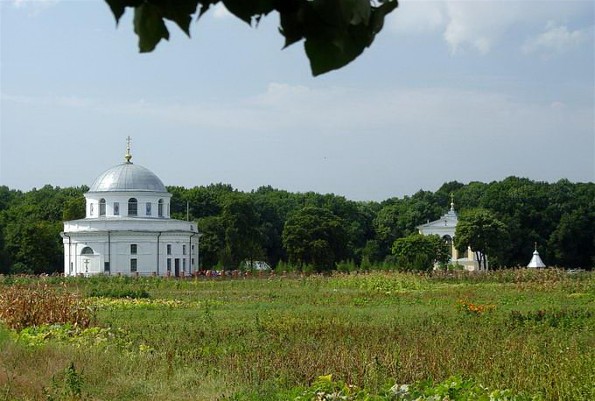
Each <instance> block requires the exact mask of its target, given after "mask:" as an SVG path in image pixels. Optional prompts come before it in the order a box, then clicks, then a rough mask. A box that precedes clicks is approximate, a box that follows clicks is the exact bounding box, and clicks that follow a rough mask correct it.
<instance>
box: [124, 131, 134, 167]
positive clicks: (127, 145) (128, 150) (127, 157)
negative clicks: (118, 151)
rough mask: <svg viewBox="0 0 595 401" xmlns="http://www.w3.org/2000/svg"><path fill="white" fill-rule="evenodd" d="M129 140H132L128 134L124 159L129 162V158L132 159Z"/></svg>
mask: <svg viewBox="0 0 595 401" xmlns="http://www.w3.org/2000/svg"><path fill="white" fill-rule="evenodd" d="M130 142H132V138H130V135H128V137H127V138H126V155H125V156H124V159H126V163H131V164H132V162H131V161H130V159H132V155H131V154H130Z"/></svg>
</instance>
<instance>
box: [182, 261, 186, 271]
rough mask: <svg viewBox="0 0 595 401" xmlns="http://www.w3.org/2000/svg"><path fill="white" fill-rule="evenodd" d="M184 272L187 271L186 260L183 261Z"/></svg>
mask: <svg viewBox="0 0 595 401" xmlns="http://www.w3.org/2000/svg"><path fill="white" fill-rule="evenodd" d="M182 271H184V272H185V271H186V259H182Z"/></svg>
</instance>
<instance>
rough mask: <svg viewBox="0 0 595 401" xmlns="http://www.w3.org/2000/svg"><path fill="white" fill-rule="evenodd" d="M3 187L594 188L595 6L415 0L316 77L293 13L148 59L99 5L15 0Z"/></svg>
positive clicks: (175, 38) (218, 15)
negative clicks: (124, 181) (499, 183)
mask: <svg viewBox="0 0 595 401" xmlns="http://www.w3.org/2000/svg"><path fill="white" fill-rule="evenodd" d="M0 3H1V4H0V13H1V57H0V61H1V82H0V83H1V87H0V93H1V104H0V107H1V109H0V111H1V115H0V121H1V123H0V124H1V126H0V129H1V131H0V185H7V186H9V187H10V188H15V189H21V190H30V189H31V188H33V187H38V188H39V187H41V186H43V185H45V184H51V185H54V186H61V187H66V186H79V185H90V184H91V183H92V182H93V180H94V179H95V177H97V176H98V175H99V174H100V173H101V172H102V171H104V170H106V169H108V168H109V167H111V166H113V165H115V164H118V163H121V162H123V161H124V158H123V157H124V153H125V147H126V140H125V138H126V137H127V136H128V135H130V136H131V137H132V139H133V141H132V154H133V160H132V161H133V162H135V163H137V164H140V165H142V166H145V167H147V168H149V169H150V170H152V171H153V172H154V173H156V174H157V175H158V176H159V177H160V178H161V179H162V180H163V182H164V183H165V184H166V185H183V186H186V187H192V186H196V185H208V184H210V183H217V182H223V183H229V184H231V185H232V186H234V187H235V188H238V189H240V190H243V191H250V190H252V189H257V188H258V187H259V186H262V185H271V186H273V187H276V188H281V189H286V190H289V191H293V192H305V191H316V192H321V193H335V194H339V195H344V196H346V197H347V198H349V199H353V200H384V199H387V198H389V197H392V196H399V197H401V196H403V195H411V194H413V193H415V192H416V191H418V190H420V189H425V190H431V191H435V190H436V189H438V188H439V187H440V185H441V184H442V183H444V182H447V181H453V180H457V181H460V182H463V183H467V182H469V181H483V182H490V181H493V180H501V179H503V178H505V177H507V176H510V175H515V176H520V177H528V178H530V179H533V180H543V181H549V182H555V181H557V180H559V179H561V178H568V179H569V180H571V181H573V182H588V181H595V122H594V92H595V82H594V70H595V65H594V63H595V62H594V57H595V56H594V46H595V44H594V23H595V2H593V1H575V2H573V1H548V0H544V1H530V0H520V1H515V0H508V1H505V0H486V1H481V0H476V1H448V0H445V1H435V2H434V1H413V0H412V1H407V0H402V1H400V6H399V8H398V9H397V10H395V11H394V12H393V14H391V15H390V16H389V17H388V20H387V22H386V25H385V27H384V30H383V31H382V32H381V33H380V34H379V36H377V38H376V41H375V42H374V44H373V45H372V47H371V48H369V49H367V50H366V51H365V52H364V54H363V55H362V56H360V57H359V58H358V59H356V60H355V61H354V62H353V63H351V64H350V65H348V66H347V67H344V68H343V69H341V70H338V71H335V72H331V73H328V74H325V75H323V76H320V77H317V78H313V77H312V76H311V75H310V70H309V65H308V61H307V58H306V56H305V54H304V52H303V44H302V43H298V44H295V45H293V46H292V47H290V48H289V49H285V50H281V48H282V46H283V38H282V37H281V35H279V34H278V32H277V26H278V18H277V16H276V15H270V16H268V17H267V18H265V19H263V20H262V21H261V24H260V26H258V28H256V29H254V28H250V27H249V26H248V25H246V24H245V23H243V22H241V21H240V20H238V19H236V18H234V17H232V16H230V15H229V13H227V12H226V11H225V9H223V8H221V7H217V8H216V9H214V10H211V11H209V13H208V14H207V15H205V16H204V17H203V18H202V19H201V20H200V21H199V22H198V23H193V24H192V28H191V34H192V38H191V39H189V38H187V37H186V36H185V35H184V34H183V33H182V32H181V31H180V30H179V29H178V28H177V27H176V26H173V25H170V26H169V27H170V33H171V39H170V41H169V42H163V43H160V44H159V45H158V47H157V49H156V50H155V51H154V52H153V53H149V54H139V53H138V51H137V42H136V37H135V36H134V34H133V32H132V26H131V24H132V22H131V12H130V11H128V13H127V16H125V17H124V18H123V19H122V21H121V22H120V25H119V27H117V28H116V26H115V22H114V19H113V16H112V15H111V12H110V10H109V8H108V6H107V5H106V3H104V2H103V1H100V0H96V1H95V0H79V1H74V0H70V1H66V0H37V1H31V0H0Z"/></svg>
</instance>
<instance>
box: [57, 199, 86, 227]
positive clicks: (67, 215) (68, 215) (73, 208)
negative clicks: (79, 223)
mask: <svg viewBox="0 0 595 401" xmlns="http://www.w3.org/2000/svg"><path fill="white" fill-rule="evenodd" d="M85 207H86V205H85V198H84V197H83V196H79V197H76V198H71V199H68V200H67V201H66V202H65V203H64V209H63V211H62V220H64V221H69V220H76V219H82V218H84V217H85Z"/></svg>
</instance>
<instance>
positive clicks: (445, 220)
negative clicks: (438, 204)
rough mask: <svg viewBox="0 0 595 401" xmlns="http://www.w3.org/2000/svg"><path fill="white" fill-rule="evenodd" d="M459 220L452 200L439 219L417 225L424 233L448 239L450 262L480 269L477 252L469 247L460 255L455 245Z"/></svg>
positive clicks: (471, 269)
mask: <svg viewBox="0 0 595 401" xmlns="http://www.w3.org/2000/svg"><path fill="white" fill-rule="evenodd" d="M458 222H459V217H458V215H457V212H456V211H455V205H454V201H451V203H450V210H449V211H448V212H447V213H446V214H444V215H442V217H440V219H438V220H434V221H428V222H427V223H426V224H422V225H420V226H417V230H418V231H419V233H420V234H423V235H439V236H440V238H442V239H443V240H444V241H446V242H447V243H448V244H449V246H450V252H451V257H450V263H452V264H457V265H460V266H463V268H464V269H465V270H468V271H478V270H479V262H478V260H477V257H476V254H475V252H473V251H471V249H470V248H469V247H467V250H466V251H465V252H464V253H463V254H462V255H460V254H459V251H458V250H457V248H456V247H455V245H454V238H455V231H456V229H457V224H458Z"/></svg>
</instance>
